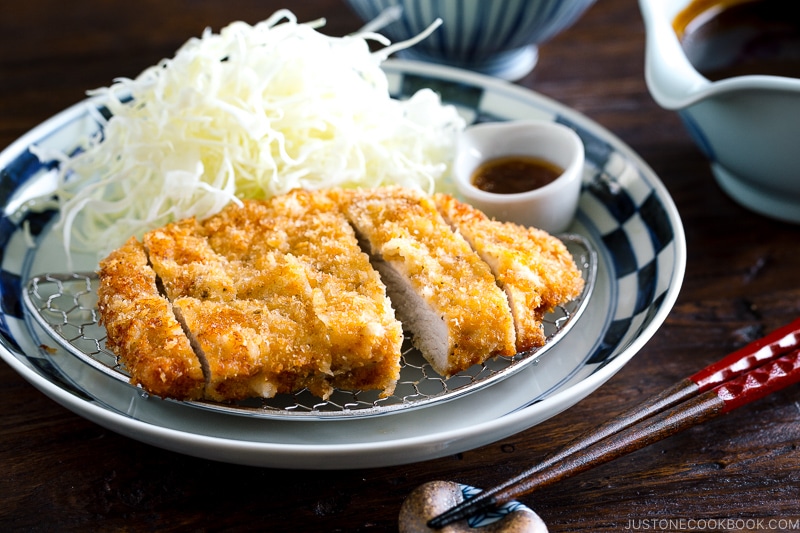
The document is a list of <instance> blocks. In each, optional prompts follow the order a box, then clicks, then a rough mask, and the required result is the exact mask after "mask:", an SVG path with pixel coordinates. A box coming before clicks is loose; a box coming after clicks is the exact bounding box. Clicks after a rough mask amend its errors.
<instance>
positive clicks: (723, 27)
mask: <svg viewBox="0 0 800 533" xmlns="http://www.w3.org/2000/svg"><path fill="white" fill-rule="evenodd" d="M796 6H797V4H796V2H794V1H791V0H694V1H693V2H691V3H690V4H689V5H688V6H687V7H686V8H685V9H684V10H683V11H682V12H681V13H679V14H678V16H677V17H675V20H674V21H673V28H674V30H675V32H676V33H677V35H678V38H679V39H680V41H681V45H682V46H683V49H684V52H685V53H686V56H687V57H688V59H689V61H690V62H691V63H692V65H693V66H694V68H695V69H697V71H698V72H700V74H702V75H703V76H705V77H706V78H708V79H710V80H712V81H715V80H720V79H724V78H730V77H734V76H744V75H749V74H768V75H773V76H787V77H793V78H800V16H798V15H797V13H796V12H795V11H794V9H793V7H796Z"/></svg>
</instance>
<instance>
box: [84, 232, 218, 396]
mask: <svg viewBox="0 0 800 533" xmlns="http://www.w3.org/2000/svg"><path fill="white" fill-rule="evenodd" d="M98 275H99V278H100V286H99V289H98V310H99V312H100V316H101V321H102V323H103V325H104V326H105V328H106V331H107V332H108V338H107V340H106V346H107V347H108V348H109V349H110V350H112V351H113V352H114V353H116V354H117V355H118V356H119V358H120V360H121V362H122V363H123V364H124V365H125V367H126V368H127V369H128V371H129V372H130V374H131V382H132V383H133V384H134V385H141V386H142V388H144V390H146V391H148V392H150V393H151V394H155V395H159V396H165V397H166V396H170V397H177V398H182V399H199V398H202V396H203V393H204V388H205V378H204V375H203V369H202V367H201V364H200V361H199V360H198V358H197V356H196V355H195V353H194V352H193V351H192V348H191V346H190V343H189V339H188V338H187V336H186V335H185V334H184V331H183V329H182V328H181V325H180V324H179V323H178V321H177V320H176V319H175V315H174V314H173V311H172V306H171V305H170V303H169V301H167V299H166V298H164V297H163V296H162V295H161V294H160V293H159V290H158V287H157V285H156V274H155V272H154V271H153V269H152V268H151V267H150V265H149V264H148V262H147V256H146V254H145V251H144V248H143V246H142V244H141V243H140V242H139V241H138V240H136V239H135V238H133V237H131V239H129V240H128V242H126V243H125V244H124V245H123V246H122V247H120V248H118V249H117V250H116V251H114V252H112V253H111V254H110V255H109V256H108V257H106V258H105V259H104V260H103V261H101V262H100V269H99V272H98Z"/></svg>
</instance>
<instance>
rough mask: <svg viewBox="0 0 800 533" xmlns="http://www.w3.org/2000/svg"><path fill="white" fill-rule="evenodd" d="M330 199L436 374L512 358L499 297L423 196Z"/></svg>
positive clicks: (370, 192)
mask: <svg viewBox="0 0 800 533" xmlns="http://www.w3.org/2000/svg"><path fill="white" fill-rule="evenodd" d="M330 194H331V196H332V197H334V198H336V200H337V201H338V202H339V204H340V205H341V207H342V209H343V210H344V212H345V213H346V214H347V216H348V218H349V220H350V223H351V224H353V226H354V227H355V228H356V232H357V233H358V234H360V236H361V238H362V239H363V240H364V241H365V242H366V243H367V244H368V247H369V249H370V250H371V253H372V255H373V256H374V258H375V261H374V264H375V266H376V268H378V270H379V271H380V273H381V275H382V277H383V280H384V282H385V283H386V285H387V287H388V291H389V296H390V297H391V299H392V302H393V304H394V306H395V308H396V309H397V314H398V316H399V317H400V319H401V321H402V322H403V324H404V325H405V326H406V327H407V329H408V330H409V331H410V332H411V333H412V335H413V341H414V344H415V346H416V347H417V348H418V349H419V350H420V352H421V353H422V354H423V356H425V358H426V359H427V360H428V361H429V362H430V364H431V365H432V366H433V368H434V369H435V370H436V371H437V372H439V373H440V374H442V375H443V376H450V375H452V374H455V373H457V372H460V371H463V370H465V369H467V368H469V367H470V366H472V365H474V364H476V363H481V362H483V361H485V360H486V359H488V358H490V357H492V356H494V355H500V354H502V355H512V354H514V353H515V343H514V325H513V321H512V317H511V312H510V310H509V307H508V302H507V301H506V297H505V295H504V294H503V292H502V291H501V290H500V289H499V288H498V286H497V284H496V283H495V280H494V277H493V276H492V273H491V271H490V270H489V267H488V266H487V265H486V264H485V263H484V262H483V261H481V260H480V258H479V257H478V256H477V255H476V254H475V252H473V251H472V249H471V248H470V247H469V245H468V244H467V243H466V241H464V239H462V238H461V237H460V236H459V235H457V234H455V233H454V232H453V231H452V230H451V229H450V226H449V225H448V224H447V223H446V222H445V221H444V219H442V217H441V216H440V215H439V213H438V212H437V210H436V206H435V205H434V203H433V200H432V198H431V197H430V196H427V195H425V194H422V193H420V192H416V191H413V190H411V189H404V188H400V187H385V188H378V189H365V190H337V191H331V193H330Z"/></svg>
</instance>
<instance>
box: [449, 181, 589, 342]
mask: <svg viewBox="0 0 800 533" xmlns="http://www.w3.org/2000/svg"><path fill="white" fill-rule="evenodd" d="M434 199H435V202H436V205H437V207H438V208H439V210H440V212H441V213H442V215H443V216H444V218H445V220H447V221H448V222H449V223H450V224H451V225H452V226H453V228H454V229H455V230H456V231H458V232H459V233H460V234H461V235H463V236H464V238H465V239H466V240H467V242H469V244H470V246H472V248H473V249H474V250H475V251H476V252H477V253H478V255H479V256H480V257H481V259H483V260H484V261H485V262H486V263H487V264H488V265H489V266H490V268H491V269H492V272H493V273H494V276H495V278H497V282H498V284H499V285H500V286H501V287H502V288H503V289H504V290H505V292H506V294H507V295H508V301H509V304H510V306H511V311H512V313H513V315H514V323H515V327H516V332H517V341H516V347H517V350H518V351H520V352H522V351H526V350H530V349H532V348H536V347H538V346H542V345H543V344H544V343H545V341H546V340H547V339H546V337H545V333H544V329H543V327H542V319H543V318H544V315H545V314H546V313H548V312H550V311H552V310H553V309H554V308H555V307H556V306H557V305H560V304H564V303H566V302H568V301H570V300H573V299H575V298H576V297H577V296H578V295H580V292H581V290H582V289H583V278H582V277H581V273H580V271H579V270H578V268H577V266H576V265H575V262H574V260H573V258H572V254H570V253H569V250H567V247H566V246H565V245H564V243H563V242H561V240H559V239H558V238H556V237H553V236H552V235H550V234H548V233H547V232H545V231H542V230H539V229H535V228H527V227H524V226H520V225H517V224H513V223H510V222H500V221H497V220H493V219H490V218H489V217H487V216H486V215H485V214H484V213H483V212H482V211H479V210H478V209H475V208H474V207H472V206H470V205H467V204H464V203H462V202H459V201H458V200H456V199H455V198H453V197H452V196H449V195H445V194H436V195H435V196H434Z"/></svg>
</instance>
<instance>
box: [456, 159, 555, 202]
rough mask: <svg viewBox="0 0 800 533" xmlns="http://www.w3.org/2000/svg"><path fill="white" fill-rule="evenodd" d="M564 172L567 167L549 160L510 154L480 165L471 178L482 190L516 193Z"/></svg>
mask: <svg viewBox="0 0 800 533" xmlns="http://www.w3.org/2000/svg"><path fill="white" fill-rule="evenodd" d="M563 173H564V169H563V168H561V167H559V166H558V165H555V164H553V163H551V162H550V161H548V160H547V159H542V158H541V157H531V156H527V155H509V156H503V157H496V158H494V159H490V160H489V161H486V162H484V163H482V164H480V165H479V166H478V168H477V169H476V170H475V172H474V173H473V174H472V180H471V181H472V184H473V185H475V186H476V187H477V188H479V189H480V190H482V191H486V192H493V193H496V194H516V193H520V192H527V191H532V190H534V189H538V188H539V187H544V186H545V185H547V184H548V183H550V182H552V181H555V180H556V178H558V177H559V176H560V175H561V174H563Z"/></svg>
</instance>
